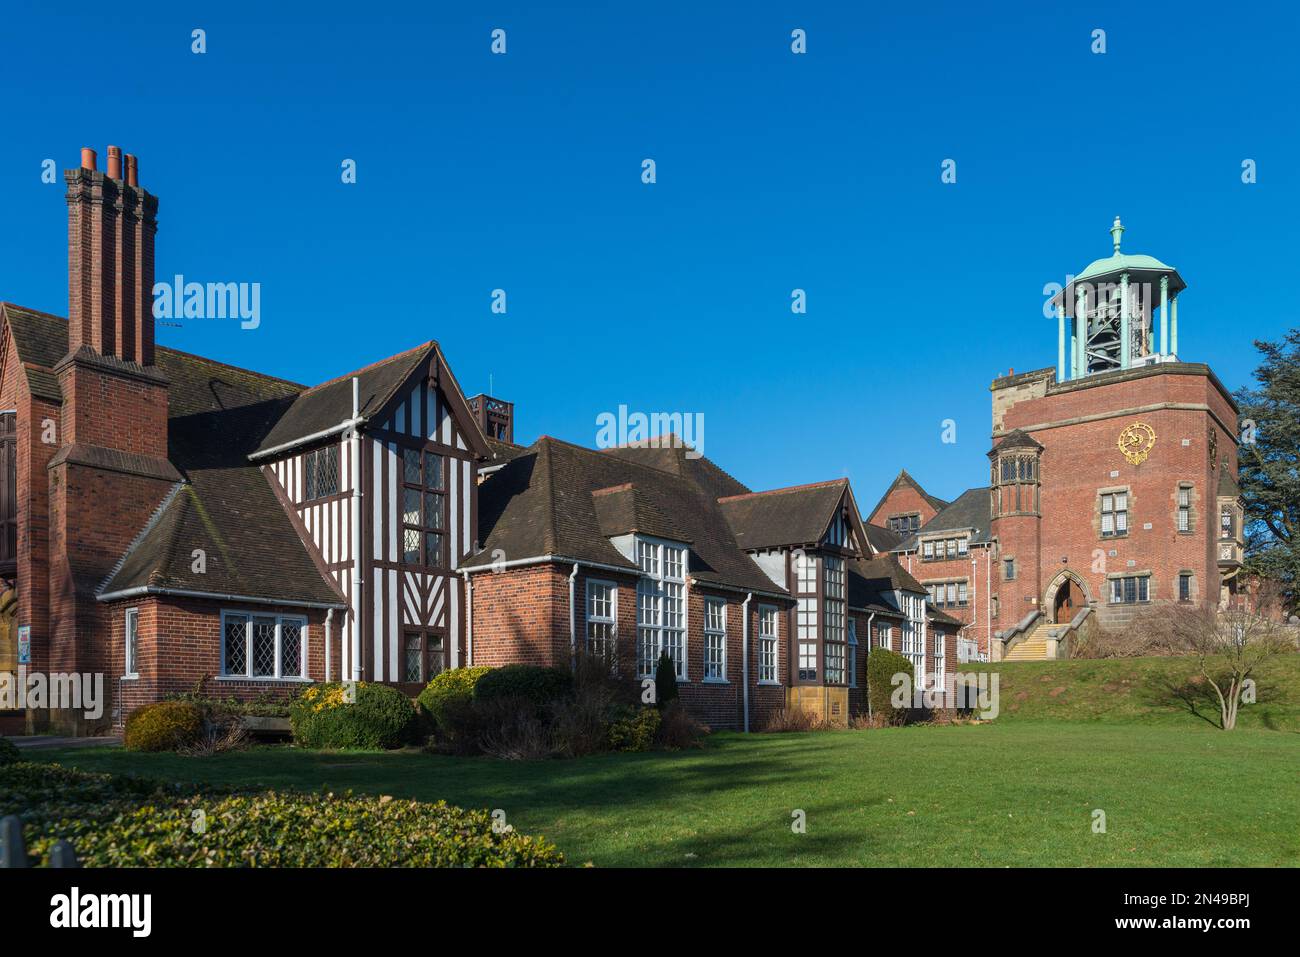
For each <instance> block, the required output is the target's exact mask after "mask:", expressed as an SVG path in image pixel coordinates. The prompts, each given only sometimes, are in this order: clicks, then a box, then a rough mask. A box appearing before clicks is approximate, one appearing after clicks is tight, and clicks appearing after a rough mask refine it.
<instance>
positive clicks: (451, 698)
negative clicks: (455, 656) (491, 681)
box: [416, 668, 492, 731]
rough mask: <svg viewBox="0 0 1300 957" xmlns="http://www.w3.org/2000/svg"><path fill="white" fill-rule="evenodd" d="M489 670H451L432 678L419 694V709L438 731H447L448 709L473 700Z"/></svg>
mask: <svg viewBox="0 0 1300 957" xmlns="http://www.w3.org/2000/svg"><path fill="white" fill-rule="evenodd" d="M491 670H492V669H491V668H451V669H449V670H447V671H442V672H439V673H438V674H436V675H434V676H433V680H432V681H430V682H429V683H428V684H427V685H425V687H424V690H423V691H421V692H420V696H419V698H417V699H416V700H417V701H419V702H420V707H421V708H423V709H424V710H425V711H427V712H428V713H429V716H430V717H431V718H433V722H434V724H435V725H436V726H437V727H438V728H439V730H442V731H447V730H448V721H447V717H448V715H447V712H448V709H454V708H457V707H462V708H463V707H464V706H466V705H468V704H469V703H470V701H472V700H473V698H474V688H475V686H476V685H477V684H478V681H479V679H480V678H482V677H483V676H484V675H485V674H487V673H488V672H489V671H491Z"/></svg>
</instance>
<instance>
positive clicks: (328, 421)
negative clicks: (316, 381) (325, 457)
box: [254, 342, 437, 455]
mask: <svg viewBox="0 0 1300 957" xmlns="http://www.w3.org/2000/svg"><path fill="white" fill-rule="evenodd" d="M436 348H437V343H436V342H426V343H424V344H423V345H419V346H416V347H415V348H414V349H408V350H407V351H406V352H400V353H398V354H397V355H395V356H389V357H388V358H387V359H383V360H381V361H379V362H376V363H374V364H373V365H369V366H366V367H365V368H363V369H358V370H356V371H355V372H350V373H348V374H347V375H342V376H339V377H338V378H336V379H331V380H330V381H328V382H322V383H321V384H320V385H317V386H312V387H311V388H310V389H304V390H303V391H302V392H300V393H299V394H298V396H297V398H296V399H295V400H294V402H293V404H292V405H291V406H290V407H289V409H288V410H287V411H286V412H285V413H284V415H282V416H281V417H280V419H279V421H278V422H276V423H275V425H274V426H273V427H272V429H271V431H270V432H268V433H267V434H266V437H265V438H264V439H262V441H261V443H259V445H258V447H257V448H256V449H255V450H254V454H261V455H265V454H266V453H267V451H268V450H269V449H275V448H278V447H280V446H284V445H287V444H289V443H291V442H295V441H299V440H302V439H304V438H306V437H307V436H311V435H315V434H317V433H320V432H324V431H326V430H327V429H332V428H335V427H336V426H338V425H339V424H340V423H342V422H344V421H346V420H347V419H349V418H351V417H352V379H353V378H354V377H355V378H358V379H360V380H361V383H360V393H361V395H360V401H361V410H360V411H361V415H362V416H370V415H374V414H376V413H378V412H379V411H380V410H381V409H382V408H383V407H384V406H385V405H386V404H387V403H388V400H389V399H391V398H392V397H393V395H394V394H395V393H396V392H397V390H398V389H399V388H401V386H402V384H403V383H405V382H406V380H407V378H408V377H409V376H410V375H411V373H412V372H414V371H415V369H416V368H417V367H419V365H420V364H421V363H422V362H425V361H426V360H427V359H428V358H429V356H430V354H432V352H433V351H434V350H435V349H436Z"/></svg>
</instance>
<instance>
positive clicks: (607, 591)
mask: <svg viewBox="0 0 1300 957" xmlns="http://www.w3.org/2000/svg"><path fill="white" fill-rule="evenodd" d="M617 618H618V587H617V586H616V585H615V584H614V583H613V582H607V581H597V580H596V579H594V578H589V579H587V654H589V655H594V656H596V657H599V658H603V659H604V660H606V661H613V660H614V657H615V655H616V654H617V653H618V639H617V634H618V629H617Z"/></svg>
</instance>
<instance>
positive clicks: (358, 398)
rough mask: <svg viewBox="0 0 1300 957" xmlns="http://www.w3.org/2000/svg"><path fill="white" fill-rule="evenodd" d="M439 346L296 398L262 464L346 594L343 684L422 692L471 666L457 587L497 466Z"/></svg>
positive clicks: (426, 347)
mask: <svg viewBox="0 0 1300 957" xmlns="http://www.w3.org/2000/svg"><path fill="white" fill-rule="evenodd" d="M490 454H491V453H490V450H489V449H488V447H487V443H486V440H485V439H484V437H483V435H482V433H481V432H480V431H479V428H478V425H477V424H476V422H475V420H474V418H473V415H472V414H471V412H470V410H469V407H468V406H467V404H466V402H465V399H464V396H463V394H462V393H461V390H460V387H459V385H458V384H457V383H456V380H455V377H454V376H453V375H452V373H451V370H450V368H449V367H448V365H447V363H446V360H445V359H444V357H443V356H442V353H441V351H440V350H439V348H438V346H437V343H434V342H428V343H425V344H424V345H422V346H419V347H417V348H416V349H413V350H410V351H409V352H405V353H401V354H399V355H396V356H392V357H390V358H388V359H385V360H383V361H382V362H379V363H376V364H374V365H371V366H368V367H366V368H365V369H361V370H358V371H357V372H355V373H351V374H349V375H346V376H342V377H340V378H338V379H334V380H331V381H330V382H327V383H324V384H322V385H320V386H317V387H315V388H312V389H308V390H306V391H305V392H303V393H302V395H300V396H299V397H298V399H297V400H296V401H295V402H294V404H293V406H292V407H291V408H290V409H289V410H288V411H287V412H286V413H285V415H284V416H283V417H282V418H281V420H280V421H279V422H278V423H277V425H276V427H275V428H274V429H273V430H272V431H271V433H270V434H269V435H268V436H267V438H266V440H265V441H264V442H263V443H262V447H261V448H260V449H259V450H258V452H257V453H256V454H255V455H254V458H255V459H256V458H265V459H268V460H269V461H270V465H269V470H270V473H271V475H272V476H273V478H274V481H275V483H276V484H277V485H278V486H279V488H280V490H281V493H282V497H283V499H284V501H285V503H286V505H287V506H288V507H290V508H292V509H293V510H294V511H296V512H297V514H298V517H299V519H300V522H301V525H302V528H303V530H304V532H305V534H306V535H307V537H308V539H309V540H310V542H311V544H312V546H313V548H314V549H315V551H316V552H317V553H318V555H319V556H320V560H321V561H322V562H323V563H324V565H325V567H326V569H327V572H328V575H329V576H330V578H331V579H332V580H333V581H334V582H335V583H336V584H337V586H338V587H339V589H340V590H341V591H342V592H343V594H344V596H345V598H346V599H347V602H348V608H349V612H348V614H347V615H346V617H345V620H344V622H343V626H342V630H341V633H340V638H341V650H340V657H341V660H342V661H343V663H344V671H343V673H344V674H345V675H346V676H349V677H355V678H365V679H367V680H372V681H387V682H397V683H407V682H409V683H412V684H415V683H420V682H424V681H427V680H428V679H429V678H430V677H431V676H432V675H433V674H435V673H436V672H437V671H440V670H442V669H443V668H444V667H456V666H458V665H459V664H460V663H461V658H462V650H461V649H462V646H463V638H462V636H463V633H464V631H463V626H462V615H463V610H462V597H461V594H460V586H459V580H458V578H457V577H456V574H457V569H458V568H459V566H460V564H461V562H462V561H463V560H464V559H465V558H466V557H467V556H469V555H470V554H471V553H472V550H473V547H474V540H475V522H476V520H477V496H476V487H477V479H476V471H477V465H478V462H479V461H481V460H484V459H486V458H487V457H488V456H489V455H490Z"/></svg>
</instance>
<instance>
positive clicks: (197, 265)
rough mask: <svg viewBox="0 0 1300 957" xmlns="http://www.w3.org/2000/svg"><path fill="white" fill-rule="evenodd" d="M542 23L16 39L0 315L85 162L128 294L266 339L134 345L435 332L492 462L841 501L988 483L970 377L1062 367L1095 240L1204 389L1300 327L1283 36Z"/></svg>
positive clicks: (423, 17) (134, 25)
mask: <svg viewBox="0 0 1300 957" xmlns="http://www.w3.org/2000/svg"><path fill="white" fill-rule="evenodd" d="M272 6H274V9H263V8H264V7H266V8H269V7H272ZM539 6H540V5H538V4H522V3H521V4H491V3H452V4H448V3H437V4H430V3H420V4H409V5H408V4H401V5H398V4H391V5H390V4H384V5H378V4H375V5H365V4H346V5H339V6H338V7H337V9H335V8H334V7H333V6H332V5H331V4H328V3H312V4H275V5H270V4H239V3H221V4H185V5H184V9H181V7H182V5H178V4H175V3H165V4H164V3H157V4H155V3H150V2H147V0H140V2H136V3H133V4H132V5H131V7H130V9H132V10H133V11H134V14H133V15H132V16H126V15H124V14H113V13H111V12H110V11H109V9H108V8H106V7H102V6H101V7H99V8H93V9H78V10H76V11H75V13H74V12H73V11H71V10H70V9H69V8H67V7H63V8H60V7H58V6H50V5H34V4H26V5H22V6H21V7H15V8H13V9H11V10H10V12H9V13H8V15H7V21H6V29H5V30H4V32H3V34H0V57H2V62H4V64H5V92H4V94H3V99H2V100H0V111H2V112H0V117H2V119H3V125H2V127H0V128H3V130H4V131H5V136H4V144H5V148H4V149H3V150H0V178H2V180H3V182H4V183H6V184H7V185H8V187H9V188H8V190H7V200H8V202H7V203H6V210H5V224H6V227H7V228H6V229H5V230H4V231H3V233H2V234H0V298H4V299H9V300H12V301H15V302H19V303H22V304H24V305H28V306H31V307H34V308H40V309H45V310H48V311H51V312H57V313H59V314H66V307H67V260H66V252H65V246H66V220H65V207H64V203H63V196H62V186H61V180H60V184H59V185H49V184H43V183H42V182H41V179H40V172H41V163H42V161H43V160H44V159H46V158H53V159H54V160H55V161H56V162H57V164H58V167H59V168H60V169H63V168H65V167H70V166H73V165H75V164H76V162H77V156H78V148H79V147H81V146H83V145H87V146H93V147H95V148H96V149H97V150H99V152H100V163H101V168H102V165H103V163H104V157H105V152H106V146H107V144H109V143H114V144H117V145H119V146H121V147H122V148H123V149H124V150H127V151H129V152H133V153H136V154H137V155H139V157H140V169H141V182H142V184H143V185H144V186H146V187H147V188H148V189H149V190H150V191H151V192H154V193H155V194H157V195H158V196H159V197H160V198H161V206H160V211H159V232H158V251H157V272H158V276H159V278H164V277H170V276H171V275H173V274H174V273H178V272H179V273H183V274H184V275H185V276H186V278H187V279H192V280H198V281H203V282H207V281H238V282H259V283H261V286H262V321H261V325H260V327H259V328H258V329H256V330H241V329H240V328H239V325H238V323H236V322H232V321H219V320H191V321H187V322H185V323H184V324H183V326H182V327H181V328H171V327H165V328H160V329H159V331H158V341H159V342H160V343H161V344H164V345H169V346H172V347H175V348H178V349H184V350H187V351H191V352H197V353H202V354H205V355H210V356H213V357H215V358H218V359H221V360H223V361H227V362H231V363H235V364H238V365H243V366H248V367H251V368H255V369H259V370H262V371H266V372H271V373H274V374H278V375H282V376H284V377H286V378H291V379H295V380H297V381H302V382H308V383H311V382H316V381H320V380H322V379H326V378H331V377H333V376H336V375H339V374H341V373H342V372H345V371H347V370H348V369H350V368H353V367H356V366H358V365H362V364H365V363H368V362H371V361H374V360H376V359H379V358H382V357H383V356H385V355H388V354H391V353H393V352H396V351H400V350H402V349H405V348H408V347H410V346H411V345H414V344H416V343H418V342H422V341H424V340H426V339H430V338H434V339H438V340H439V341H440V342H441V343H442V345H443V348H444V350H445V351H446V353H447V355H448V357H449V359H450V361H451V363H452V367H453V368H454V370H455V371H456V374H457V376H458V378H459V379H460V382H461V384H462V386H463V387H464V389H465V391H466V393H467V394H473V393H476V392H479V391H485V390H487V389H488V384H489V381H491V382H492V384H493V387H494V390H495V392H496V394H497V395H499V396H500V397H502V398H506V399H509V400H512V401H513V402H515V403H516V413H517V423H516V437H517V438H518V439H520V440H522V441H524V442H529V441H531V440H532V439H533V438H535V437H536V436H538V435H540V434H550V435H555V436H558V437H560V438H564V439H568V440H571V441H575V442H580V443H583V444H588V445H590V444H593V443H594V441H595V436H596V429H597V426H596V418H597V416H598V415H600V414H601V413H602V412H608V411H614V410H617V408H618V406H619V405H620V404H623V405H627V406H628V407H629V408H630V409H632V410H641V411H645V412H654V411H669V412H671V411H681V412H692V413H695V412H702V413H704V416H705V423H706V431H705V451H706V453H707V454H708V455H709V456H710V457H711V458H713V459H715V460H716V461H718V462H719V463H720V464H721V465H722V466H723V467H724V468H726V469H728V470H729V471H730V472H732V474H734V475H736V476H737V477H738V478H740V479H741V480H742V481H744V482H746V483H747V484H749V485H751V486H752V487H755V488H768V487H775V486H780V485H789V484H796V483H801V482H810V481H816V480H821V479H828V478H834V477H837V476H841V475H847V476H849V477H850V478H851V479H852V481H853V483H854V486H855V488H856V489H857V492H858V497H859V499H860V504H861V505H862V506H863V508H870V507H871V506H872V505H873V504H874V502H875V500H876V498H877V497H878V496H879V494H880V493H881V492H882V491H883V488H884V486H885V485H886V484H887V483H888V482H889V481H890V479H892V477H893V476H894V475H895V474H896V473H897V471H898V469H899V468H900V467H906V468H907V469H908V470H909V471H910V472H911V473H912V474H913V475H915V476H916V477H917V478H918V479H919V480H920V481H921V482H922V483H923V484H924V485H925V486H926V487H927V489H929V490H930V491H932V492H933V493H935V494H938V495H942V496H945V497H955V496H956V495H957V494H959V493H960V492H961V491H962V490H963V489H965V488H966V487H968V486H972V485H978V484H981V483H982V482H983V480H984V475H985V469H986V464H985V462H986V460H985V459H984V453H985V451H986V450H987V448H988V433H989V428H990V421H989V394H988V385H989V382H990V381H991V379H992V378H993V377H994V376H995V375H996V374H999V373H1004V372H1006V371H1007V369H1008V368H1012V367H1014V368H1016V369H1017V370H1020V371H1024V370H1027V369H1033V368H1040V367H1044V366H1049V365H1052V364H1054V362H1055V361H1056V323H1055V320H1052V319H1047V318H1045V317H1044V315H1043V301H1044V295H1043V286H1044V284H1045V283H1048V282H1053V281H1057V282H1060V281H1063V280H1064V277H1065V275H1066V274H1067V273H1072V272H1078V271H1080V270H1082V268H1083V267H1084V266H1085V265H1086V264H1087V263H1088V262H1090V261H1091V260H1093V259H1095V258H1097V257H1100V256H1105V255H1108V254H1109V252H1110V244H1109V243H1110V240H1109V235H1108V233H1107V229H1108V227H1109V225H1110V222H1111V219H1112V218H1113V217H1114V216H1115V215H1116V214H1119V215H1121V216H1122V217H1123V219H1124V223H1125V225H1126V226H1127V227H1128V232H1127V233H1126V234H1125V238H1124V249H1125V251H1126V252H1145V253H1149V254H1151V255H1155V256H1157V257H1158V258H1160V259H1163V260H1164V261H1166V262H1169V263H1171V264H1173V265H1175V266H1176V267H1178V269H1179V270H1180V272H1181V273H1182V275H1183V277H1184V279H1185V280H1186V281H1187V282H1188V285H1189V288H1188V290H1187V291H1186V292H1185V293H1184V294H1183V297H1182V301H1181V305H1180V310H1179V316H1180V350H1179V351H1180V354H1181V356H1182V358H1184V359H1188V360H1193V361H1208V362H1210V363H1211V364H1212V365H1213V367H1214V369H1215V370H1216V372H1217V373H1218V374H1219V376H1220V377H1221V378H1222V379H1223V381H1224V382H1225V383H1226V384H1227V385H1228V387H1229V388H1236V387H1238V386H1240V385H1241V384H1243V383H1244V382H1246V381H1247V379H1248V377H1249V375H1250V372H1251V370H1252V369H1253V368H1254V366H1255V364H1256V353H1255V351H1254V349H1253V347H1252V345H1251V340H1252V339H1255V338H1276V337H1279V336H1280V335H1281V334H1282V333H1283V332H1284V331H1285V330H1286V329H1288V328H1290V327H1291V326H1294V325H1300V318H1298V316H1297V313H1300V308H1297V306H1296V291H1295V289H1294V288H1293V283H1294V275H1295V269H1294V263H1295V251H1296V249H1297V238H1298V237H1297V231H1298V230H1300V217H1297V215H1296V212H1297V199H1298V198H1300V182H1298V174H1297V166H1296V155H1297V145H1298V143H1297V140H1298V138H1300V136H1298V133H1297V122H1296V120H1297V117H1296V111H1295V103H1294V94H1295V90H1296V89H1297V88H1298V87H1300V83H1297V80H1300V77H1298V76H1297V73H1298V72H1300V68H1298V67H1297V65H1296V63H1297V58H1296V57H1295V56H1294V50H1295V45H1296V41H1297V39H1298V34H1300V30H1297V26H1298V24H1297V16H1298V15H1297V13H1296V12H1295V10H1294V9H1293V8H1289V7H1288V6H1287V5H1284V4H1277V5H1270V4H1251V5H1249V7H1241V8H1236V9H1234V10H1233V11H1231V12H1229V13H1225V12H1223V11H1220V12H1217V13H1216V12H1213V11H1211V10H1208V9H1207V10H1204V11H1198V9H1197V7H1196V5H1189V4H1183V3H1177V4H1173V3H1171V4H1143V5H1141V9H1134V8H1135V7H1136V6H1137V5H1134V4H1131V3H1113V4H1112V3H1086V4H1083V3H1051V4H1047V3H1026V4H1006V5H1000V4H991V5H987V6H988V7H990V9H985V7H986V5H985V4H944V3H931V4H924V5H913V6H914V7H915V9H910V10H908V9H903V5H891V6H892V9H888V10H881V9H873V8H872V7H876V6H878V5H866V4H847V3H846V4H842V5H831V4H816V3H803V2H801V3H767V2H759V0H755V2H749V3H745V4H728V5H725V6H724V5H721V4H700V3H668V2H659V3H655V4H652V5H650V6H646V5H636V4H612V3H611V4H594V3H593V4H580V3H566V4H560V5H550V4H548V5H547V6H548V7H550V8H551V9H547V10H542V9H538V7H539ZM41 7H46V8H47V9H44V8H41ZM498 27H499V28H503V29H505V30H506V31H507V33H506V36H507V53H506V55H504V56H494V55H492V53H491V52H490V49H489V44H490V33H491V31H492V30H493V29H494V28H498ZM194 28H202V29H204V30H206V33H207V52H206V53H205V54H203V55H196V54H194V53H192V52H191V30H193V29H194ZM795 28H801V29H804V30H806V31H807V37H808V52H807V54H805V55H802V56H796V55H793V54H792V53H791V51H790V33H791V30H793V29H795ZM1098 28H1100V29H1104V30H1105V31H1106V48H1107V50H1106V53H1105V54H1102V55H1098V54H1094V53H1092V52H1091V50H1090V46H1091V43H1092V39H1091V34H1092V31H1093V30H1094V29H1098ZM78 70H80V73H79V72H78ZM646 158H652V159H654V160H655V162H656V165H657V180H658V181H657V182H656V183H655V184H654V185H645V184H643V183H642V182H641V163H642V160H643V159H646ZM344 159H354V160H356V163H357V182H356V183H355V184H343V183H342V182H341V181H340V164H341V163H342V162H343V160H344ZM945 159H954V160H955V161H956V163H957V182H956V184H954V185H945V184H943V183H941V181H940V166H941V163H942V162H943V160H945ZM1243 159H1253V160H1255V161H1256V163H1257V168H1258V182H1257V183H1255V184H1253V185H1245V184H1243V183H1242V182H1241V163H1242V161H1243ZM497 288H501V289H504V290H505V291H506V294H507V304H508V311H507V313H506V314H505V315H494V314H493V313H492V312H491V311H490V305H491V292H492V290H493V289H497ZM795 288H801V289H804V290H806V291H807V297H808V312H807V314H806V315H794V314H792V313H791V311H790V295H791V290H793V289H795ZM489 377H491V378H490V379H489ZM944 419H953V420H955V421H956V423H957V439H958V441H957V442H956V443H955V444H945V443H943V442H942V441H941V423H942V421H943V420H944Z"/></svg>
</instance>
